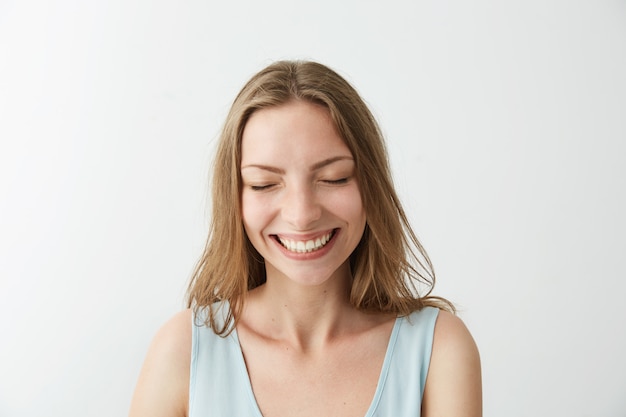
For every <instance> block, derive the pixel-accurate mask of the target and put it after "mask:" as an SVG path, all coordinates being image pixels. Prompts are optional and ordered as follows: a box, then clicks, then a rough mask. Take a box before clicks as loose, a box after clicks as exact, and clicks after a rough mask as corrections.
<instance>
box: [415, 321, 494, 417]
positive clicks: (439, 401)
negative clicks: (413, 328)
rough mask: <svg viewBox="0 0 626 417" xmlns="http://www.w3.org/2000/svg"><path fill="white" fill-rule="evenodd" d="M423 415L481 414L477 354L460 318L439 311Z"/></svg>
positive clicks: (478, 415) (474, 344) (426, 416)
mask: <svg viewBox="0 0 626 417" xmlns="http://www.w3.org/2000/svg"><path fill="white" fill-rule="evenodd" d="M422 413H423V416H424V417H439V416H449V417H455V416H459V417H461V416H463V417H480V416H482V382H481V371H480V356H479V354H478V348H477V347H476V343H475V342H474V338H473V337H472V335H471V334H470V332H469V330H468V329H467V327H466V326H465V324H464V323H463V321H462V320H461V319H460V318H459V317H457V316H455V315H453V314H451V313H449V312H447V311H441V312H439V316H438V318H437V323H436V324H435V334H434V338H433V351H432V355H431V361H430V367H429V370H428V377H427V379H426V387H425V389H424V399H423V402H422Z"/></svg>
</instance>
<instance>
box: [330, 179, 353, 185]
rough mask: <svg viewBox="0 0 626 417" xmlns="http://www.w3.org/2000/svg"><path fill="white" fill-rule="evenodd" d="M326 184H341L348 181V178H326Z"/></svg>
mask: <svg viewBox="0 0 626 417" xmlns="http://www.w3.org/2000/svg"><path fill="white" fill-rule="evenodd" d="M324 182H325V183H326V184H332V185H341V184H345V183H347V182H348V178H339V179H336V180H324Z"/></svg>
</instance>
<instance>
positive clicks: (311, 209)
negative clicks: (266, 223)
mask: <svg viewBox="0 0 626 417" xmlns="http://www.w3.org/2000/svg"><path fill="white" fill-rule="evenodd" d="M282 200H283V201H282V207H281V214H282V217H283V219H284V220H285V221H286V222H287V223H289V224H290V225H291V226H292V227H293V228H294V229H295V230H299V231H303V230H310V229H311V228H313V227H314V224H315V222H316V221H317V220H319V219H320V217H321V216H322V207H321V205H320V202H319V201H318V198H317V195H316V193H315V190H313V189H312V187H309V186H299V187H293V188H291V189H287V190H285V194H284V196H283V199H282Z"/></svg>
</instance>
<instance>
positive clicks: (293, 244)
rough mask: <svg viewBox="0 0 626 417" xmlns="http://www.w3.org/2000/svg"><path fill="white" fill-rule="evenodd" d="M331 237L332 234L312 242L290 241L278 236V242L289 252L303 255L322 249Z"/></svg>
mask: <svg viewBox="0 0 626 417" xmlns="http://www.w3.org/2000/svg"><path fill="white" fill-rule="evenodd" d="M331 236H332V232H329V233H327V234H325V235H324V236H321V237H319V238H317V239H314V240H307V241H302V240H291V239H285V238H284V237H280V236H278V240H279V241H280V243H282V244H283V246H284V247H286V248H287V249H288V250H290V251H291V252H298V253H305V252H313V251H314V250H318V249H321V248H323V247H324V245H326V243H328V241H329V240H330V237H331Z"/></svg>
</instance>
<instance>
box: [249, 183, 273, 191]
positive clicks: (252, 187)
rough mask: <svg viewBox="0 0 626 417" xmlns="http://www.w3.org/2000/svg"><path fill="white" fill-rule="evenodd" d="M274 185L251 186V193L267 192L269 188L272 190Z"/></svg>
mask: <svg viewBox="0 0 626 417" xmlns="http://www.w3.org/2000/svg"><path fill="white" fill-rule="evenodd" d="M274 185H275V184H266V185H251V186H250V189H251V190H252V191H264V190H269V189H270V188H272V187H273V186H274Z"/></svg>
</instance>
